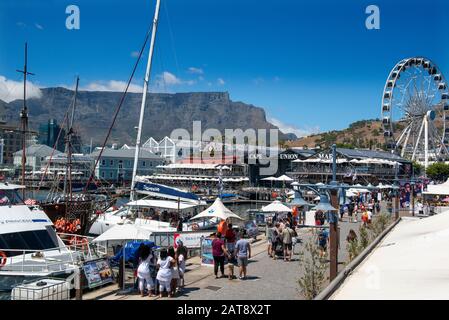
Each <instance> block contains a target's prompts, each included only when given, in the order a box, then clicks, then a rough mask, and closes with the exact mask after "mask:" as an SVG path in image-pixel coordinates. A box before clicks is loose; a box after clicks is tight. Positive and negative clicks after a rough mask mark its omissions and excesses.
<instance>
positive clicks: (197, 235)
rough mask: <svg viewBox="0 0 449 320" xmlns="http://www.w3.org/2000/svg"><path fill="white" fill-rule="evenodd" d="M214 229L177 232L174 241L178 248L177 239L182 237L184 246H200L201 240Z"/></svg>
mask: <svg viewBox="0 0 449 320" xmlns="http://www.w3.org/2000/svg"><path fill="white" fill-rule="evenodd" d="M211 233H213V230H211V231H209V232H186V233H175V238H174V243H175V248H176V240H177V239H181V240H182V243H183V244H184V246H186V247H187V248H189V249H191V248H200V247H201V240H202V239H204V238H207V237H209V236H210V234H211Z"/></svg>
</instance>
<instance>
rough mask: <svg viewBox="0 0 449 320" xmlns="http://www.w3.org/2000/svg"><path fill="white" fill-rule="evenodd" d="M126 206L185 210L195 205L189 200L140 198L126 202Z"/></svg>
mask: <svg viewBox="0 0 449 320" xmlns="http://www.w3.org/2000/svg"><path fill="white" fill-rule="evenodd" d="M204 204H205V203H204ZM126 206H128V207H150V208H161V209H169V210H177V209H178V208H179V209H180V210H185V209H190V208H193V207H196V206H197V205H196V204H194V203H191V202H182V201H180V202H179V203H178V201H170V200H155V199H141V200H136V201H131V202H128V203H127V204H126Z"/></svg>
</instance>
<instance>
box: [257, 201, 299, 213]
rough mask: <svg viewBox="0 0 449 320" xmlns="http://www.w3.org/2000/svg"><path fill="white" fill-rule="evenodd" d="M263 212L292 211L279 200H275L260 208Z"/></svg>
mask: <svg viewBox="0 0 449 320" xmlns="http://www.w3.org/2000/svg"><path fill="white" fill-rule="evenodd" d="M262 211H263V212H291V211H292V209H291V208H289V207H287V206H286V205H284V204H283V203H282V202H280V201H279V200H275V201H273V202H272V203H270V204H269V205H267V206H264V207H262Z"/></svg>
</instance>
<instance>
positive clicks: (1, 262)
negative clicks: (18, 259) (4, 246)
mask: <svg viewBox="0 0 449 320" xmlns="http://www.w3.org/2000/svg"><path fill="white" fill-rule="evenodd" d="M0 257H1V258H0V268H1V267H3V266H4V265H5V264H6V262H7V261H8V257H7V256H6V253H4V252H3V251H0Z"/></svg>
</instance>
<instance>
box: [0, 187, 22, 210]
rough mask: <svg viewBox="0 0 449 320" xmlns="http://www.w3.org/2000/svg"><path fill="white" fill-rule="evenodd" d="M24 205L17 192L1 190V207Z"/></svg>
mask: <svg viewBox="0 0 449 320" xmlns="http://www.w3.org/2000/svg"><path fill="white" fill-rule="evenodd" d="M16 204H24V203H23V200H22V198H21V197H20V196H19V193H18V192H17V190H0V206H10V205H16Z"/></svg>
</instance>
